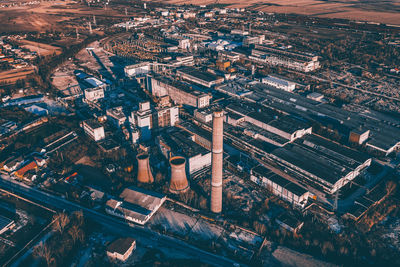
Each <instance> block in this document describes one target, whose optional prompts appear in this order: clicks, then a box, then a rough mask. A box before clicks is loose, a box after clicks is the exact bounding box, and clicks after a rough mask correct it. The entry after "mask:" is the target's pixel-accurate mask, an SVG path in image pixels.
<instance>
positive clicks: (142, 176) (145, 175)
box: [136, 154, 154, 183]
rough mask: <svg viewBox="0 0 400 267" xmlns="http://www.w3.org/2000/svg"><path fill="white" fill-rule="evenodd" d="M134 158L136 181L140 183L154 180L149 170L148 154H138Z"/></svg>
mask: <svg viewBox="0 0 400 267" xmlns="http://www.w3.org/2000/svg"><path fill="white" fill-rule="evenodd" d="M136 159H137V161H138V173H137V180H138V182H140V183H152V182H154V178H153V175H152V174H151V170H150V164H149V155H148V154H139V155H137V156H136Z"/></svg>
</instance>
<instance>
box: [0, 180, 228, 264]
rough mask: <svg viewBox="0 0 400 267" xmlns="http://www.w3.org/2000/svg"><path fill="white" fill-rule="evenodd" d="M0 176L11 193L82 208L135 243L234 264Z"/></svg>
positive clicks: (62, 206)
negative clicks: (135, 240) (131, 238)
mask: <svg viewBox="0 0 400 267" xmlns="http://www.w3.org/2000/svg"><path fill="white" fill-rule="evenodd" d="M0 177H1V179H0V187H1V188H4V189H6V190H9V191H12V192H13V193H15V194H19V195H23V196H24V197H25V198H27V199H30V200H32V201H36V202H39V203H43V204H46V205H48V206H51V207H54V208H57V209H61V210H64V209H65V210H67V211H70V212H72V211H78V210H82V211H83V213H84V215H85V217H86V218H89V219H91V220H93V221H96V222H97V223H99V224H101V225H103V226H104V227H106V228H108V229H109V230H110V231H111V232H113V233H116V234H118V235H121V236H132V237H134V238H136V239H137V240H138V243H139V244H151V245H152V246H153V247H155V248H157V247H164V248H168V249H174V248H176V252H178V253H179V254H182V257H188V258H189V257H190V258H192V259H199V260H201V261H202V262H205V263H208V264H213V265H217V266H234V264H235V262H234V261H232V260H230V259H227V258H224V257H222V256H218V255H214V254H212V253H209V252H206V251H204V250H201V249H198V248H196V247H194V246H191V245H189V244H187V243H185V242H183V241H181V240H178V239H176V238H172V237H169V236H165V235H161V234H159V233H157V232H153V231H151V230H150V229H148V228H144V227H142V226H139V225H133V224H128V223H126V222H123V221H121V220H118V219H116V218H114V217H111V216H108V215H105V214H102V213H99V212H96V211H94V210H92V209H88V208H85V207H82V206H80V205H78V204H76V203H73V202H70V201H68V200H66V199H63V198H61V197H58V196H55V195H51V194H48V193H46V192H43V191H41V190H38V189H35V188H32V187H30V186H27V185H25V184H23V183H20V182H18V181H15V180H12V179H11V178H9V177H7V176H5V175H0Z"/></svg>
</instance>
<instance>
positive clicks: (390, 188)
mask: <svg viewBox="0 0 400 267" xmlns="http://www.w3.org/2000/svg"><path fill="white" fill-rule="evenodd" d="M395 189H396V183H395V182H393V181H388V182H387V183H386V196H389V195H391V194H392V193H393V191H394V190H395Z"/></svg>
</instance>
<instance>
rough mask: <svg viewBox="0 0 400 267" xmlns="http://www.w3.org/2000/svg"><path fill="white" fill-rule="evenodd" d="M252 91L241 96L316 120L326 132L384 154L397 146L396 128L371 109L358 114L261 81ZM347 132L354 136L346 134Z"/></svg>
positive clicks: (398, 131) (399, 130)
mask: <svg viewBox="0 0 400 267" xmlns="http://www.w3.org/2000/svg"><path fill="white" fill-rule="evenodd" d="M252 90H253V94H251V95H249V96H246V97H245V98H246V99H248V100H249V101H251V102H255V101H256V102H258V103H262V105H263V106H265V107H269V108H271V109H274V110H279V111H282V112H284V113H287V114H296V116H297V117H301V118H302V119H304V120H306V121H309V122H316V123H318V124H320V125H321V126H322V127H326V128H327V130H329V131H334V130H336V131H337V132H338V133H339V135H341V137H343V138H347V139H349V140H350V141H351V142H353V141H354V140H356V141H355V142H356V143H359V144H360V143H363V144H365V145H366V146H367V147H368V148H369V149H371V150H374V151H377V152H380V153H382V154H383V155H388V154H389V153H391V152H393V151H395V150H397V149H399V148H400V138H399V136H400V127H398V125H396V123H394V122H393V120H392V119H391V118H390V116H386V115H385V114H382V113H377V112H374V111H372V110H364V111H362V112H359V113H355V112H351V111H348V110H344V109H340V108H337V107H334V106H332V105H330V104H327V103H321V102H318V101H314V100H312V99H308V98H306V97H304V96H301V95H298V94H293V93H290V92H286V91H283V90H280V89H277V88H273V87H269V86H266V85H263V84H256V85H254V86H253V87H252ZM351 132H353V133H354V134H356V135H358V136H359V137H357V138H356V139H354V138H355V137H356V136H354V135H353V136H350V135H351Z"/></svg>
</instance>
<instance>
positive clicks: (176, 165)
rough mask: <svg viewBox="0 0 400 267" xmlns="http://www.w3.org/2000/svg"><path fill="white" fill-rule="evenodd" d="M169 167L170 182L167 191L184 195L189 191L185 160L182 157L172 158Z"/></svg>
mask: <svg viewBox="0 0 400 267" xmlns="http://www.w3.org/2000/svg"><path fill="white" fill-rule="evenodd" d="M169 163H170V165H171V181H170V184H169V191H170V192H171V193H174V194H178V193H184V192H186V191H187V190H188V189H189V183H188V180H187V178H186V159H185V158H184V157H179V156H178V157H172V158H171V159H170V160H169Z"/></svg>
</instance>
